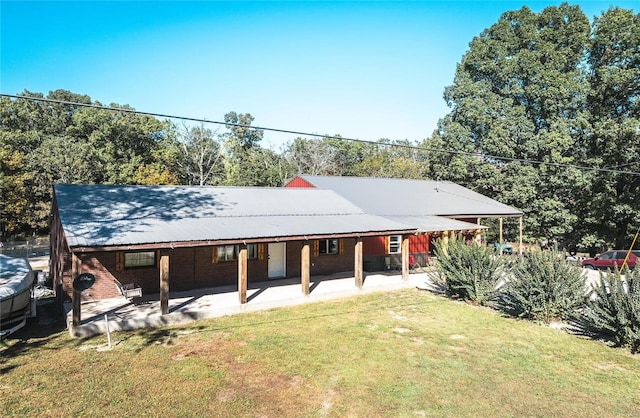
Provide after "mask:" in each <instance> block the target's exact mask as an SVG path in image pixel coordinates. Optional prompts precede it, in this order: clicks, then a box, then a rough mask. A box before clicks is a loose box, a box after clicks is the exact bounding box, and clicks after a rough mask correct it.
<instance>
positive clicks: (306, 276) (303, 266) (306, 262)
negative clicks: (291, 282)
mask: <svg viewBox="0 0 640 418" xmlns="http://www.w3.org/2000/svg"><path fill="white" fill-rule="evenodd" d="M301 251H302V252H301V253H300V276H301V280H302V294H303V295H305V296H308V295H309V281H310V279H311V272H310V266H311V258H310V256H311V248H310V246H309V241H305V242H303V243H302V250H301Z"/></svg>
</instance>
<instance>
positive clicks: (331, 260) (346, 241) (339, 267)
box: [310, 238, 356, 276]
mask: <svg viewBox="0 0 640 418" xmlns="http://www.w3.org/2000/svg"><path fill="white" fill-rule="evenodd" d="M355 244H356V239H355V238H343V239H342V245H343V254H335V255H322V254H320V255H314V254H313V247H311V269H310V270H311V275H312V276H322V275H328V274H333V273H339V272H345V271H353V263H354V249H355ZM311 245H313V244H311Z"/></svg>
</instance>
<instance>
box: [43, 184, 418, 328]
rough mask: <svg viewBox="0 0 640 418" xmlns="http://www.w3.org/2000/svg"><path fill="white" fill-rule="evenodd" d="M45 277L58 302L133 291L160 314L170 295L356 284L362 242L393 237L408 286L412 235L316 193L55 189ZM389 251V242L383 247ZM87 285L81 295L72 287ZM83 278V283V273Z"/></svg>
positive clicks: (405, 227)
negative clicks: (349, 278)
mask: <svg viewBox="0 0 640 418" xmlns="http://www.w3.org/2000/svg"><path fill="white" fill-rule="evenodd" d="M50 231H51V232H50V234H51V268H50V270H51V276H52V279H53V283H54V285H55V287H56V295H57V297H58V298H64V299H67V300H68V298H71V299H72V301H73V307H74V308H73V309H74V313H73V322H74V325H77V324H79V323H80V303H81V301H82V300H89V299H91V300H93V299H102V298H110V297H116V296H119V295H120V294H123V292H127V291H130V290H132V289H135V290H136V291H138V292H141V293H144V294H146V293H150V294H159V295H160V306H161V310H162V313H163V314H166V313H167V312H168V298H169V289H171V290H175V291H181V290H189V289H194V288H206V287H215V286H221V285H229V284H236V283H237V286H238V298H239V303H241V304H242V303H246V302H247V296H246V293H247V282H248V281H265V280H269V279H277V278H300V282H301V292H302V293H303V294H309V278H310V276H312V275H329V274H333V273H337V272H353V273H354V277H355V286H359V287H361V286H362V282H363V262H364V259H363V240H364V239H368V238H370V237H375V239H376V240H382V241H384V240H385V237H398V238H397V239H396V238H394V239H393V240H394V241H393V243H394V244H393V245H397V249H396V247H393V248H394V249H396V251H398V254H400V259H401V264H402V266H403V268H402V272H403V277H404V278H405V279H406V278H408V263H409V253H408V248H409V237H410V236H412V235H414V234H415V233H416V231H417V228H416V227H414V226H411V225H410V224H409V223H406V222H399V221H397V220H393V219H390V218H388V217H380V216H376V215H373V214H370V213H367V212H365V211H364V210H362V209H361V208H359V207H358V206H356V205H355V204H354V203H352V202H350V201H348V200H347V199H345V198H344V197H342V196H340V195H339V194H338V193H336V192H334V191H331V190H321V189H312V188H306V189H296V188H258V187H191V186H189V187H187V186H113V185H71V184H58V185H55V186H54V199H53V206H52V216H51V225H50ZM390 245H391V244H390ZM82 273H90V274H91V275H92V276H93V278H95V280H94V281H93V285H92V286H91V287H90V288H89V289H86V290H84V291H82V290H81V289H74V287H73V282H74V279H76V277H78V276H79V275H80V274H82ZM85 276H86V275H85Z"/></svg>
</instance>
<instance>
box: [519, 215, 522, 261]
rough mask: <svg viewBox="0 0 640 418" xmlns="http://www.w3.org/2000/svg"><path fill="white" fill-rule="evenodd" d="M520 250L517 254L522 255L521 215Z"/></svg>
mask: <svg viewBox="0 0 640 418" xmlns="http://www.w3.org/2000/svg"><path fill="white" fill-rule="evenodd" d="M519 247H520V251H519V254H520V255H522V216H520V246H519Z"/></svg>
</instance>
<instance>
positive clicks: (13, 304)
mask: <svg viewBox="0 0 640 418" xmlns="http://www.w3.org/2000/svg"><path fill="white" fill-rule="evenodd" d="M34 282H35V276H34V274H33V270H31V266H30V265H29V262H28V261H27V260H26V259H25V258H13V257H7V256H6V255H3V254H0V338H4V337H5V336H7V335H9V334H12V333H14V332H15V331H17V330H19V329H20V328H22V327H23V326H25V324H26V323H27V318H29V317H31V316H33V315H34V314H35V309H34V308H35V304H34V303H33V300H34V299H33V297H32V288H33V285H34Z"/></svg>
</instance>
